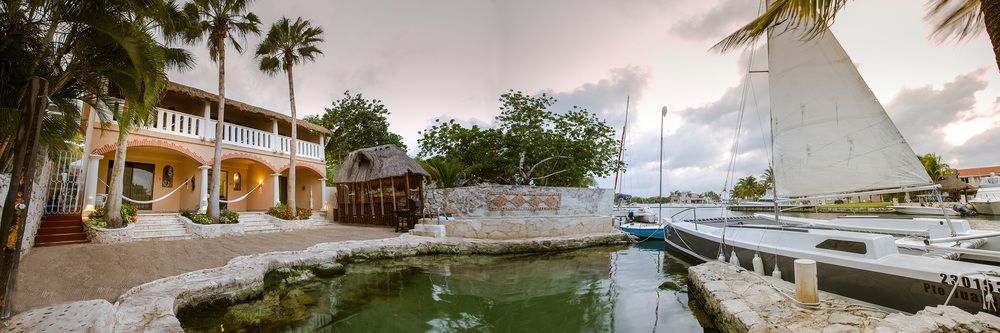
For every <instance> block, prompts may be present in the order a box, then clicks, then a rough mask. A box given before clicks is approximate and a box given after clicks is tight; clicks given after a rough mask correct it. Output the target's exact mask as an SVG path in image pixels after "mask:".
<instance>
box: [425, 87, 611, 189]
mask: <svg viewBox="0 0 1000 333" xmlns="http://www.w3.org/2000/svg"><path fill="white" fill-rule="evenodd" d="M555 102H556V100H555V98H552V97H550V96H548V95H545V94H542V95H540V96H529V95H526V94H524V93H523V92H520V91H513V90H511V91H509V92H507V93H505V94H503V95H500V114H499V115H498V116H497V117H496V118H495V119H494V123H495V126H494V127H492V128H482V127H479V126H476V125H473V126H471V127H466V126H462V125H461V124H459V123H458V122H456V121H455V120H449V121H445V122H441V121H440V120H436V121H435V122H436V124H435V125H434V126H432V127H431V128H429V129H427V130H425V131H422V132H421V137H420V139H419V140H418V141H419V143H420V156H421V157H425V158H426V157H432V156H444V157H445V158H447V159H448V160H454V161H456V162H457V163H461V164H462V165H464V166H466V167H467V170H466V175H467V176H466V177H467V180H468V181H469V182H471V183H497V184H522V185H524V184H535V185H544V186H577V187H582V186H587V184H589V183H590V180H591V179H592V178H593V177H603V176H607V175H609V174H610V173H611V172H613V171H614V169H615V166H616V164H617V163H618V162H616V161H615V159H614V157H615V154H617V152H618V141H617V140H615V131H614V129H612V128H611V127H610V126H608V125H607V124H605V123H604V122H603V121H601V120H599V119H597V117H596V116H595V115H593V114H592V113H590V112H588V111H587V110H586V109H583V108H580V107H576V106H574V107H573V108H572V109H570V110H568V111H565V112H561V113H557V112H554V111H552V110H550V108H551V106H552V105H553V104H555Z"/></svg>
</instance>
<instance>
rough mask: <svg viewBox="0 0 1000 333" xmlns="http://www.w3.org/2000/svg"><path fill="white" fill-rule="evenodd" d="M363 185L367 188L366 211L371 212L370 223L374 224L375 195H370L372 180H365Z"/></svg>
mask: <svg viewBox="0 0 1000 333" xmlns="http://www.w3.org/2000/svg"><path fill="white" fill-rule="evenodd" d="M365 187H367V188H368V211H369V212H371V224H376V221H375V196H374V195H372V181H370V180H369V181H366V182H365Z"/></svg>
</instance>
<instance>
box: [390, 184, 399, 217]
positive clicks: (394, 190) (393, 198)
mask: <svg viewBox="0 0 1000 333" xmlns="http://www.w3.org/2000/svg"><path fill="white" fill-rule="evenodd" d="M389 186H392V223H393V224H395V225H399V215H397V212H398V211H399V209H397V208H396V176H392V177H390V178H389Z"/></svg>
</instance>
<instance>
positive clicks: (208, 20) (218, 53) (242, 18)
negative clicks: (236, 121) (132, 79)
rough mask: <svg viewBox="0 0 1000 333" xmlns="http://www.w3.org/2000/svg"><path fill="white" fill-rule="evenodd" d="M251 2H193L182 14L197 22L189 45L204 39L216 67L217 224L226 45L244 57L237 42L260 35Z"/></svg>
mask: <svg viewBox="0 0 1000 333" xmlns="http://www.w3.org/2000/svg"><path fill="white" fill-rule="evenodd" d="M252 1H253V0H194V1H192V2H190V3H188V4H186V5H185V6H184V12H185V13H187V15H188V16H189V17H191V18H192V19H196V20H198V23H197V26H196V28H195V29H191V30H189V31H188V33H187V35H186V36H185V37H186V39H187V40H188V41H196V40H198V39H201V38H202V37H205V36H206V35H207V37H206V39H207V42H208V54H209V57H211V59H212V61H214V62H216V63H218V64H219V104H218V117H217V119H216V123H215V155H214V157H213V159H212V179H214V181H212V182H211V183H210V184H209V186H208V188H209V194H208V216H209V217H211V218H212V220H213V221H216V222H218V221H219V193H220V192H221V191H220V189H219V183H220V177H221V176H222V128H223V126H225V118H226V117H225V116H226V112H225V111H226V41H227V40H228V41H229V43H230V44H232V46H233V49H234V50H236V52H237V53H240V54H242V53H243V45H242V44H240V41H243V42H245V41H246V35H247V34H259V33H260V28H259V27H258V26H259V25H260V19H258V18H257V15H255V14H254V13H251V12H248V11H247V10H248V9H247V7H249V6H250V3H251V2H252Z"/></svg>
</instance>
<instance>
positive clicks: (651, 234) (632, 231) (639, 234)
mask: <svg viewBox="0 0 1000 333" xmlns="http://www.w3.org/2000/svg"><path fill="white" fill-rule="evenodd" d="M663 226H664V224H663V223H642V222H630V223H623V224H621V225H619V226H618V229H621V231H624V232H627V233H628V234H629V235H632V236H635V237H636V238H638V239H639V240H640V241H642V240H663Z"/></svg>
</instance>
